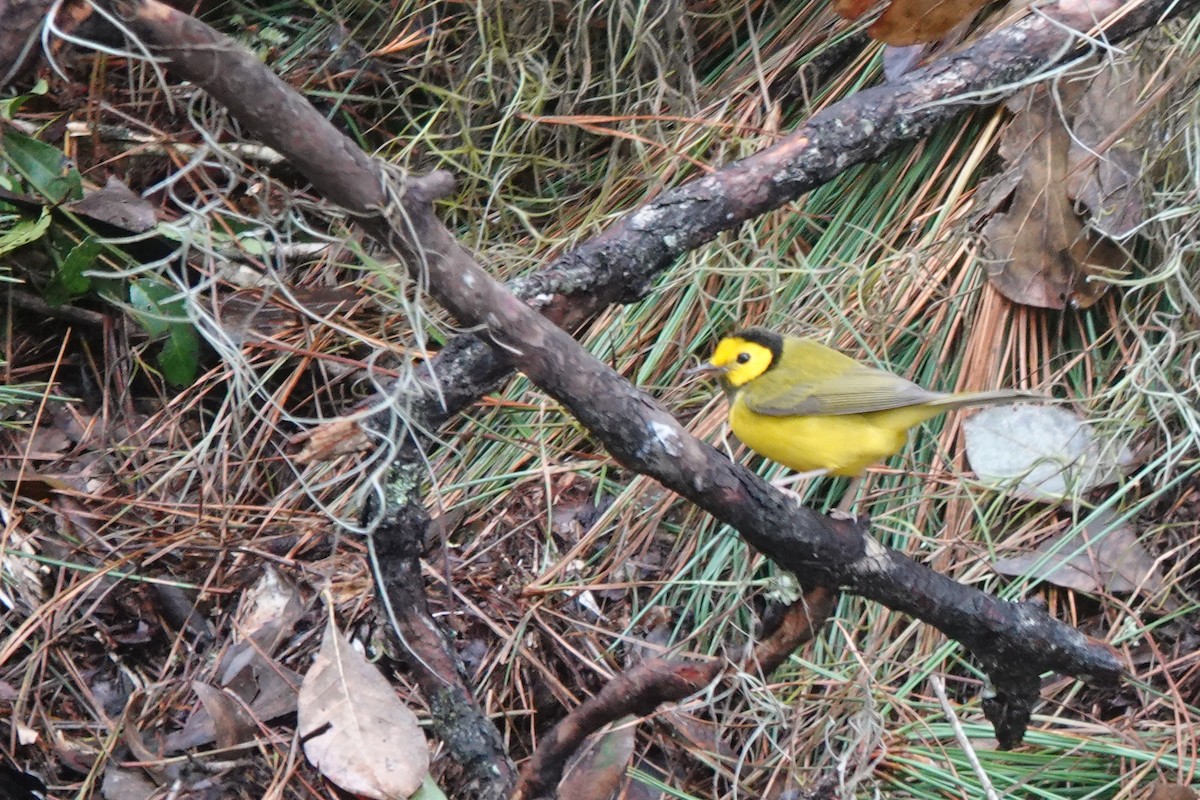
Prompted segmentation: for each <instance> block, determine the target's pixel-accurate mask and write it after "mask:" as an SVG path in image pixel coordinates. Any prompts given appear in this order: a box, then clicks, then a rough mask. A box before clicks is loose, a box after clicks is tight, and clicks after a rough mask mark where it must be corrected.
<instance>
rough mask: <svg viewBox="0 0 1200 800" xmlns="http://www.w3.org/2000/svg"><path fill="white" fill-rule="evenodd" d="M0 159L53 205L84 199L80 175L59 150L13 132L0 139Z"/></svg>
mask: <svg viewBox="0 0 1200 800" xmlns="http://www.w3.org/2000/svg"><path fill="white" fill-rule="evenodd" d="M0 156H2V157H3V158H4V160H5V161H6V162H8V164H9V166H11V167H12V168H13V169H14V170H16V171H17V172H18V173H20V175H21V177H22V178H24V179H25V182H26V183H27V184H29V187H30V189H32V190H34V191H36V192H37V193H38V194H40V195H41V196H42V197H44V198H46V200H47V201H49V202H50V203H51V204H53V205H58V204H60V203H63V202H65V201H67V200H78V199H80V198H81V197H83V180H82V179H81V178H80V177H79V171H78V170H76V169H75V168H74V167H72V166H71V164H70V161H69V160H68V159H67V157H66V156H65V155H63V152H62V151H61V150H59V149H58V148H57V147H54V146H52V145H48V144H46V143H45V142H39V141H38V140H37V139H34V138H31V137H29V136H26V135H25V134H23V133H18V132H17V131H14V130H11V129H10V130H5V131H4V135H3V137H2V138H0Z"/></svg>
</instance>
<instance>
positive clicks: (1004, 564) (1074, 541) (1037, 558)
mask: <svg viewBox="0 0 1200 800" xmlns="http://www.w3.org/2000/svg"><path fill="white" fill-rule="evenodd" d="M1104 531H1107V532H1104ZM1102 532H1103V535H1101V534H1102ZM1064 539H1067V541H1063V540H1064ZM992 568H993V569H995V570H996V572H998V573H1000V574H1001V575H1009V576H1028V577H1031V578H1035V579H1037V580H1042V581H1046V582H1047V583H1053V584H1054V585H1056V586H1062V587H1065V588H1067V589H1074V590H1075V591H1078V592H1087V593H1088V594H1108V593H1113V592H1116V593H1121V594H1126V593H1129V592H1132V591H1135V590H1138V591H1142V592H1144V593H1146V594H1147V595H1150V596H1152V597H1160V596H1162V594H1163V593H1164V591H1165V589H1166V582H1165V581H1164V580H1163V577H1162V573H1161V572H1159V569H1158V564H1157V562H1156V561H1155V559H1154V558H1153V557H1152V556H1151V555H1150V553H1148V552H1147V551H1146V549H1145V548H1144V547H1142V544H1141V542H1139V541H1138V538H1137V534H1135V533H1134V531H1133V530H1132V529H1131V528H1129V527H1127V526H1125V525H1115V517H1114V516H1113V515H1112V514H1111V513H1108V512H1105V513H1100V514H1097V515H1095V517H1094V519H1093V520H1092V521H1091V522H1090V523H1089V524H1087V525H1085V526H1084V527H1083V528H1081V529H1076V528H1070V529H1067V530H1063V531H1060V532H1058V533H1056V534H1054V535H1053V536H1051V537H1049V538H1048V539H1046V541H1044V542H1042V544H1041V545H1040V546H1039V547H1038V548H1037V550H1035V551H1034V552H1032V553H1022V554H1020V555H1015V556H1007V557H1005V558H999V559H996V562H995V563H994V564H993V565H992Z"/></svg>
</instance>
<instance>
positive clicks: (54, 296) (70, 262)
mask: <svg viewBox="0 0 1200 800" xmlns="http://www.w3.org/2000/svg"><path fill="white" fill-rule="evenodd" d="M103 249H104V248H103V245H101V244H100V243H99V242H97V241H96V240H95V239H94V238H92V237H91V236H88V237H87V238H85V239H84V240H83V241H82V242H80V243H79V244H77V245H75V246H74V247H72V248H71V251H70V252H69V253H67V255H66V257H65V258H63V259H62V261H61V262H60V263H59V265H58V271H57V272H55V273H54V277H53V278H51V279H50V284H49V285H48V286H47V287H46V289H45V291H44V292H42V297H43V298H44V299H45V300H46V302H47V303H49V304H50V305H52V306H61V305H62V304H63V303H66V302H68V301H70V300H74V299H75V298H76V297H81V296H83V295H85V294H87V291H88V289H90V288H91V286H92V280H91V278H89V277H88V276H87V275H84V274H83V273H84V272H85V271H86V270H88V269H89V268H90V267H91V266H92V265H93V264H95V263H96V258H97V256H99V255H100V251H101V250H103Z"/></svg>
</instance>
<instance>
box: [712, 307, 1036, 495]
mask: <svg viewBox="0 0 1200 800" xmlns="http://www.w3.org/2000/svg"><path fill="white" fill-rule="evenodd" d="M698 371H701V372H704V373H708V374H715V375H717V376H718V377H719V378H720V381H721V384H722V386H723V387H724V388H725V391H726V393H727V394H728V395H729V427H731V428H732V429H733V432H734V434H736V435H737V437H738V438H739V439H741V440H742V442H744V443H745V444H746V446H747V447H749V448H750V449H751V450H753V451H754V452H756V453H758V454H759V455H762V456H766V457H767V458H769V459H771V460H772V461H777V462H779V463H780V464H783V465H784V466H786V467H790V468H791V469H794V470H797V471H799V472H806V473H816V474H829V475H846V476H855V475H860V474H862V472H863V471H864V470H865V469H866V468H867V467H868V466H870V465H871V464H874V463H875V462H877V461H882V460H883V459H885V458H887V457H888V456H891V455H895V454H896V453H898V452H899V451H900V448H902V447H904V442H905V438H906V435H907V432H908V429H909V428H911V427H913V426H914V425H916V424H917V423H920V422H923V421H925V420H927V419H931V418H932V417H936V416H937V415H938V414H941V413H944V412H946V411H949V410H950V409H953V408H959V407H961V406H975V405H987V404H990V403H1005V402H1011V401H1013V400H1021V399H1028V398H1030V397H1033V395H1030V394H1027V393H1025V392H1019V391H1014V390H1011V389H1001V390H999V391H993V392H967V393H962V394H946V393H943V392H931V391H928V390H926V389H922V388H921V387H920V386H917V385H916V384H915V383H912V382H911V381H907V380H905V379H904V378H901V377H900V376H899V375H893V374H892V373H890V372H887V371H886V370H882V369H875V368H873V367H867V366H864V365H862V364H859V363H858V362H857V361H855V360H854V359H852V358H850V357H849V356H846V355H843V354H841V353H839V352H837V351H836V350H832V349H830V348H828V347H826V346H825V345H823V344H819V343H817V342H814V341H811V340H809V339H801V338H800V337H798V336H782V335H780V334H778V333H774V332H772V331H769V330H766V329H764V328H747V329H746V330H742V331H738V332H737V333H734V334H732V335H730V336H727V337H725V338H724V339H722V340H721V341H720V342H719V343H718V344H717V349H716V350H715V351H714V352H713V355H712V358H710V359H709V360H708V363H707V364H705V365H703V366H702V367H700V368H699V370H698Z"/></svg>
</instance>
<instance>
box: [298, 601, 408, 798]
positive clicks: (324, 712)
mask: <svg viewBox="0 0 1200 800" xmlns="http://www.w3.org/2000/svg"><path fill="white" fill-rule="evenodd" d="M297 723H298V725H297V728H298V729H299V732H300V739H301V741H302V742H303V743H304V755H305V756H307V757H308V760H309V761H311V762H312V763H313V764H314V765H315V766H316V767H317V769H319V770H321V772H322V774H324V775H325V777H327V778H329V780H331V781H333V782H334V783H336V784H337V785H338V786H340V787H342V788H343V789H345V790H346V791H349V792H353V793H355V794H359V795H362V796H364V797H370V798H376V800H394V799H395V798H405V797H409V796H410V795H412V793H413V792H415V791H417V789H419V788H421V782H422V781H423V780H424V779H425V775H426V773H428V772H429V745H428V743H427V742H426V741H425V735H424V734H423V733H422V732H421V728H420V726H419V725H418V724H417V715H416V714H414V713H413V712H412V711H411V710H410V709H409V708H408V706H406V705H404V703H402V702H400V698H398V697H397V696H396V692H395V691H394V690H393V689H392V687H391V685H390V684H389V683H388V682H387V680H386V679H385V678H384V677H383V676H382V675H381V674H379V670H377V669H376V668H375V666H374V665H372V664H371V663H369V662H368V661H367V660H366V658H364V657H363V656H362V654H361V653H359V652H358V651H357V650H355V649H354V648H353V647H351V646H350V643H349V642H348V641H347V640H346V638H345V637H344V636H342V634H341V632H340V631H339V630H338V629H337V628H336V627H335V626H334V624H333V620H332V619H331V620H330V621H329V625H328V626H327V627H326V629H325V638H324V640H323V641H322V642H321V650H320V652H318V653H317V658H316V660H315V661H314V662H313V665H312V668H311V669H310V670H309V671H308V674H307V675H305V676H304V682H303V683H302V684H301V686H300V704H299V708H298V709H297Z"/></svg>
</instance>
